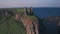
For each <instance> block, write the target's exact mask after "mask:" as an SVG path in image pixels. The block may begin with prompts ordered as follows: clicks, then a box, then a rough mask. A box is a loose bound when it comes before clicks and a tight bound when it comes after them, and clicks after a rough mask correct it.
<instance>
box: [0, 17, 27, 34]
mask: <svg viewBox="0 0 60 34" xmlns="http://www.w3.org/2000/svg"><path fill="white" fill-rule="evenodd" d="M1 18H2V17H1ZM3 20H4V19H3ZM0 34H26V31H25V29H24V27H23V24H22V23H20V22H17V21H14V20H13V17H10V18H9V19H7V20H5V22H4V23H2V24H0Z"/></svg>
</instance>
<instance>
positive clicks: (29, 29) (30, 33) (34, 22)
mask: <svg viewBox="0 0 60 34" xmlns="http://www.w3.org/2000/svg"><path fill="white" fill-rule="evenodd" d="M14 19H16V20H18V21H22V23H23V25H24V27H25V29H26V33H27V34H38V19H37V18H34V19H32V18H31V17H28V16H27V15H23V16H21V15H20V14H19V13H16V14H15V17H14Z"/></svg>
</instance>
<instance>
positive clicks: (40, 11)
mask: <svg viewBox="0 0 60 34" xmlns="http://www.w3.org/2000/svg"><path fill="white" fill-rule="evenodd" d="M33 13H34V14H35V15H36V16H37V17H39V18H40V19H43V18H46V17H49V16H60V8H59V7H34V8H33ZM43 24H44V26H45V27H46V29H47V31H46V34H58V29H59V28H58V24H57V22H46V23H43ZM42 33H43V32H42Z"/></svg>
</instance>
